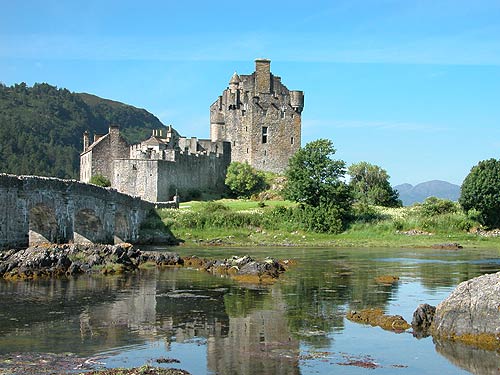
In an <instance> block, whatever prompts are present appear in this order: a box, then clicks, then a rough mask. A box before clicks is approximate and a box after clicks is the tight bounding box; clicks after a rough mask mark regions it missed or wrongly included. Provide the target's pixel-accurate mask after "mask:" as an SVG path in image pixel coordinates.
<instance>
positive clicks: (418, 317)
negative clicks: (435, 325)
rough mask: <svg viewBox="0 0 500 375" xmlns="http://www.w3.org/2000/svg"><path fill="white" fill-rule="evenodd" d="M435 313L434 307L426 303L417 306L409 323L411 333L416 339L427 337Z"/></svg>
mask: <svg viewBox="0 0 500 375" xmlns="http://www.w3.org/2000/svg"><path fill="white" fill-rule="evenodd" d="M435 313H436V307H435V306H431V305H429V304H428V303H423V304H421V305H418V307H417V309H416V310H415V312H414V313H413V319H412V321H411V326H412V327H413V333H414V335H415V336H416V337H418V338H420V337H427V336H429V328H430V327H431V323H432V321H433V320H434V314H435Z"/></svg>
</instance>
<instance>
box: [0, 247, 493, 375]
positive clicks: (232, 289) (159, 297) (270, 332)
mask: <svg viewBox="0 0 500 375" xmlns="http://www.w3.org/2000/svg"><path fill="white" fill-rule="evenodd" d="M174 250H175V251H178V252H180V253H181V254H182V255H193V254H198V255H203V256H207V257H215V258H225V257H228V256H230V255H234V254H240V255H242V254H250V255H251V256H253V257H255V258H264V257H265V256H268V255H269V256H273V257H277V258H292V259H296V260H297V261H298V264H297V265H296V266H294V267H293V268H291V269H290V270H289V271H288V272H287V273H286V274H285V275H284V277H283V278H282V279H281V280H280V281H279V282H278V283H276V284H275V285H273V286H270V287H257V286H244V285H239V284H236V283H234V282H233V281H231V280H229V279H226V278H221V277H215V276H211V275H208V274H205V273H203V272H199V271H195V270H188V269H166V270H151V271H143V272H140V273H137V274H133V275H129V276H123V275H122V276H107V277H103V276H82V277H78V278H75V279H70V280H45V281H32V282H14V283H6V282H3V281H1V282H0V353H2V354H5V353H12V352H50V353H67V352H72V353H76V354H78V355H81V356H85V357H92V358H94V360H95V361H96V362H99V363H100V366H104V367H132V366H137V365H143V364H145V363H150V364H152V365H155V366H162V367H176V368H182V369H185V370H188V371H189V372H191V373H192V374H334V373H338V374H364V373H366V374H374V373H380V374H402V375H407V374H419V375H422V374H436V373H439V374H440V375H444V374H468V373H474V374H498V373H499V370H498V367H499V363H500V357H499V354H498V353H495V352H487V351H482V350H476V349H472V348H469V347H465V346H461V345H451V344H449V343H446V342H445V343H442V342H435V341H433V339H432V338H431V337H429V338H424V339H416V338H415V337H413V335H412V334H411V332H405V333H400V334H396V333H393V332H387V331H384V330H382V329H380V328H377V327H371V326H364V325H358V324H355V323H351V322H349V321H347V320H346V319H345V318H344V316H345V314H346V312H348V311H350V310H355V309H362V308H368V307H380V308H382V309H384V311H386V313H388V314H399V315H402V316H403V317H404V318H405V319H406V320H407V321H411V318H412V314H413V311H414V310H415V308H416V307H417V306H418V304H420V303H424V302H427V303H430V304H433V305H437V304H438V303H439V302H440V301H441V300H443V299H444V298H445V297H446V296H447V295H448V294H449V293H450V292H451V291H452V290H453V288H454V287H455V286H456V285H457V284H458V283H459V282H461V281H464V280H467V279H470V278H472V277H475V276H478V275H481V274H484V273H489V272H496V271H499V270H500V254H499V252H498V251H496V250H491V251H488V250H468V251H462V250H461V251H443V250H428V249H427V250H420V249H419V250H415V249H411V250H408V249H383V250H377V249H348V250H338V249H294V248H292V249H281V248H280V249H267V248H266V249H234V250H233V249H186V248H180V249H174ZM380 275H394V276H399V277H400V282H399V283H397V284H395V285H393V286H384V285H379V284H377V283H376V282H375V277H377V276H380ZM160 358H163V359H165V358H168V359H175V360H178V361H179V363H170V364H158V363H157V362H156V360H157V359H160Z"/></svg>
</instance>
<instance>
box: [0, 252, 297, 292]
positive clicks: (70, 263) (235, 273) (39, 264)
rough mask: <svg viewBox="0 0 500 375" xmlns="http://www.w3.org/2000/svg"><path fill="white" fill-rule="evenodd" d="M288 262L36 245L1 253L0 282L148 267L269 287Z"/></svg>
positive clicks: (107, 272) (128, 270)
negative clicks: (193, 270)
mask: <svg viewBox="0 0 500 375" xmlns="http://www.w3.org/2000/svg"><path fill="white" fill-rule="evenodd" d="M289 264H290V262H289V261H278V260H276V259H265V260H263V261H257V260H255V259H253V258H251V257H249V256H243V257H236V256H234V257H231V258H228V259H224V260H212V259H203V258H198V257H185V258H182V257H180V256H179V255H178V254H176V253H172V252H156V251H142V250H139V249H136V248H135V247H134V246H132V245H131V244H128V243H123V244H118V245H97V244H64V245H55V244H50V245H49V244H47V245H37V246H32V247H29V248H27V249H19V250H7V251H3V252H0V278H3V279H5V280H26V279H36V278H50V277H71V276H77V275H79V274H85V273H87V274H89V273H90V274H92V273H94V274H96V273H99V274H118V273H124V272H133V271H135V270H137V269H140V268H150V267H166V266H172V267H190V268H196V269H199V270H202V271H206V272H209V273H212V274H216V275H225V276H229V277H231V278H234V279H235V280H237V281H241V282H251V283H270V282H274V281H275V280H277V279H278V278H279V277H280V275H281V274H282V273H283V272H285V270H286V267H287V266H288V265H289Z"/></svg>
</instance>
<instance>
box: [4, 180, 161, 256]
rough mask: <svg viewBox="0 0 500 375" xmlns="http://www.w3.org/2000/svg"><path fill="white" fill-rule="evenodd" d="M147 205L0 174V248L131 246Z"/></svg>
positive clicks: (63, 183)
mask: <svg viewBox="0 0 500 375" xmlns="http://www.w3.org/2000/svg"><path fill="white" fill-rule="evenodd" d="M152 208H153V205H152V204H150V203H148V202H145V201H142V200H141V199H138V198H133V197H130V196H127V195H125V194H121V193H119V192H117V191H116V190H114V189H105V188H100V187H98V186H95V185H89V184H84V183H80V182H78V181H74V180H60V179H56V178H46V177H35V176H14V175H6V174H0V248H7V247H25V246H28V245H30V244H37V243H47V242H54V243H67V242H75V243H79V242H99V243H115V242H123V241H127V242H134V241H136V240H138V235H139V225H140V223H141V222H142V221H143V220H144V219H145V218H146V216H147V215H148V214H149V212H150V210H151V209H152Z"/></svg>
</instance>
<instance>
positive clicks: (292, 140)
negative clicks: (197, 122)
mask: <svg viewBox="0 0 500 375" xmlns="http://www.w3.org/2000/svg"><path fill="white" fill-rule="evenodd" d="M235 78H236V77H235V76H233V78H232V79H231V81H230V87H228V88H227V89H226V90H224V92H223V93H222V95H221V96H220V97H219V99H218V100H217V101H215V102H214V103H213V104H212V105H211V106H210V124H211V131H210V134H211V137H212V141H215V140H219V141H220V140H225V141H228V142H230V143H231V160H232V161H238V162H248V163H249V164H250V165H252V166H253V167H254V168H257V169H260V170H265V171H271V172H276V173H282V172H283V171H284V170H285V168H286V167H287V165H288V160H289V159H290V157H291V156H292V155H293V154H294V153H295V152H296V151H297V150H298V149H299V148H300V144H301V113H302V109H303V97H304V96H303V93H302V92H300V91H289V90H288V89H287V88H286V86H285V85H283V84H282V83H281V78H280V77H277V76H274V75H273V74H271V73H270V62H269V61H268V60H262V59H259V60H256V71H255V72H254V73H253V74H251V75H241V76H237V78H236V79H235Z"/></svg>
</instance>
